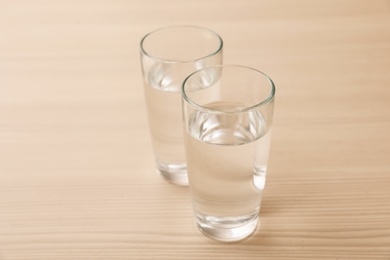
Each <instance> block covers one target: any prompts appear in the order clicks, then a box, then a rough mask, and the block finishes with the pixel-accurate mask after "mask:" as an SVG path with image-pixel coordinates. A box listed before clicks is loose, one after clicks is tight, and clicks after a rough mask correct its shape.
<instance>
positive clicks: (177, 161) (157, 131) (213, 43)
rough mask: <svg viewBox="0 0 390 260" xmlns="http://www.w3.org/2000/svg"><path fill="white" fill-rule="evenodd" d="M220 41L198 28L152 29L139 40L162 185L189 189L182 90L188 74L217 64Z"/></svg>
mask: <svg viewBox="0 0 390 260" xmlns="http://www.w3.org/2000/svg"><path fill="white" fill-rule="evenodd" d="M222 46H223V42H222V39H221V37H220V36H219V35H218V34H216V33H215V32H213V31H211V30H209V29H206V28H202V27H197V26H171V27H165V28H161V29H157V30H155V31H153V32H151V33H149V34H147V35H145V36H144V37H143V38H142V40H141V46H140V47H141V67H142V74H143V79H144V92H145V98H146V104H147V110H148V119H149V126H150V133H151V139H152V145H153V151H154V155H155V160H156V164H157V169H158V171H159V173H160V174H161V175H162V176H163V177H164V179H165V180H167V181H169V182H171V183H174V184H177V185H182V186H186V185H188V176H187V165H186V160H185V151H184V144H183V132H182V129H183V127H182V112H181V94H180V92H181V86H182V83H183V81H184V79H185V78H186V77H187V76H188V75H189V74H191V73H192V72H194V71H196V70H199V69H202V68H205V67H208V66H212V65H219V64H222Z"/></svg>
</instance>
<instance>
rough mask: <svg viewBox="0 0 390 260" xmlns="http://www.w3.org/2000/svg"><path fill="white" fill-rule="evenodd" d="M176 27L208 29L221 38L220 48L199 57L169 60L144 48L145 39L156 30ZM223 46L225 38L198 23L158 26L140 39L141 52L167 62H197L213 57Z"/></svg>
mask: <svg viewBox="0 0 390 260" xmlns="http://www.w3.org/2000/svg"><path fill="white" fill-rule="evenodd" d="M175 28H195V29H200V30H204V31H208V32H209V33H211V34H212V35H214V36H216V38H217V39H218V40H219V45H218V48H217V49H216V50H215V51H213V52H211V53H209V54H207V55H204V56H202V57H199V58H195V59H191V60H168V59H163V58H160V57H157V56H155V55H153V54H151V53H149V52H148V51H147V50H145V48H144V42H145V40H146V39H147V38H148V37H149V36H150V35H152V34H154V33H156V32H159V31H163V30H167V29H175ZM222 47H223V40H222V37H221V36H220V35H219V34H218V33H216V32H214V31H213V30H211V29H209V28H206V27H202V26H197V25H185V24H184V25H169V26H164V27H160V28H157V29H155V30H153V31H151V32H149V33H147V34H145V35H144V37H142V39H141V41H140V50H141V53H142V54H143V55H145V56H147V57H149V58H152V59H154V60H158V61H161V62H166V63H191V62H196V61H199V60H203V59H206V58H209V57H212V56H214V55H216V54H217V53H219V52H221V50H222Z"/></svg>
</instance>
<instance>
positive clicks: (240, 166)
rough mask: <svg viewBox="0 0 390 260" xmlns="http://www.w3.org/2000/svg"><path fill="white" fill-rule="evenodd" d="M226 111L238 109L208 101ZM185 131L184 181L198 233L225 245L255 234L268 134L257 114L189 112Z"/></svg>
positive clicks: (237, 108) (215, 107)
mask: <svg viewBox="0 0 390 260" xmlns="http://www.w3.org/2000/svg"><path fill="white" fill-rule="evenodd" d="M208 106H209V107H210V108H214V109H218V110H222V111H224V110H225V111H227V110H229V111H231V110H232V107H233V110H239V109H240V106H239V105H232V104H224V103H213V104H209V105H208ZM188 129H189V131H187V132H186V136H185V141H186V142H187V154H188V156H187V165H188V169H189V179H190V183H191V192H192V197H193V203H194V210H195V213H196V216H197V220H198V225H199V227H200V229H201V230H202V231H203V232H204V233H206V234H207V235H209V236H211V237H213V238H215V239H218V240H224V241H234V240H240V239H242V238H244V237H246V236H247V235H249V234H250V233H252V232H253V231H254V229H255V228H256V224H257V218H258V213H259V209H260V204H261V197H262V191H263V188H264V184H265V175H266V168H267V167H266V166H267V161H268V151H269V145H270V136H271V133H270V131H269V130H267V127H266V125H265V122H264V120H263V118H262V116H261V114H260V113H259V112H257V111H254V112H249V113H242V114H230V115H210V114H206V113H204V112H199V111H198V112H196V113H194V114H193V115H192V116H191V117H190V120H189V126H188Z"/></svg>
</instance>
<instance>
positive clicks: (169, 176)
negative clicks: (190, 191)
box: [157, 163, 188, 186]
mask: <svg viewBox="0 0 390 260" xmlns="http://www.w3.org/2000/svg"><path fill="white" fill-rule="evenodd" d="M157 170H158V172H159V173H160V175H161V176H162V177H163V178H164V180H166V181H167V182H169V183H172V184H175V185H179V186H188V175H187V165H186V164H185V163H179V164H162V163H157Z"/></svg>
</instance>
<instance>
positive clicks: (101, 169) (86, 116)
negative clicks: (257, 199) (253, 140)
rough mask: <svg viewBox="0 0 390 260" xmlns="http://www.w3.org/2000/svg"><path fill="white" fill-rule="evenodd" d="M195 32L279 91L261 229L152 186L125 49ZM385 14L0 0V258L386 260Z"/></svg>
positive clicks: (314, 7)
mask: <svg viewBox="0 0 390 260" xmlns="http://www.w3.org/2000/svg"><path fill="white" fill-rule="evenodd" d="M172 24H195V25H201V26H206V27H209V28H211V29H213V30H215V31H217V32H218V33H219V34H220V35H221V36H222V37H223V39H224V41H225V45H224V51H225V53H224V57H225V63H230V64H231V63H236V64H242V65H247V66H251V67H254V68H257V69H260V70H262V71H264V72H266V73H267V74H268V75H269V76H271V77H272V78H273V79H274V81H275V83H276V86H277V98H276V110H275V120H274V131H273V143H272V151H271V159H270V166H269V177H268V182H267V186H266V191H265V195H264V200H263V206H262V210H261V216H262V218H261V226H260V228H259V229H257V231H256V232H255V234H254V235H253V236H252V237H250V238H249V239H247V240H245V241H243V242H240V243H235V244H222V243H218V242H215V241H212V240H210V239H208V238H205V237H204V236H202V235H201V234H200V233H199V232H198V231H197V230H196V228H195V225H194V223H193V219H192V212H191V205H190V199H189V191H188V188H179V187H175V186H171V185H169V184H167V183H165V182H164V181H162V180H161V179H160V178H159V177H158V176H157V175H155V173H154V165H153V156H152V151H151V144H150V140H149V133H148V125H147V119H146V111H145V104H144V99H143V90H142V78H141V75H140V73H141V72H140V65H139V49H138V48H139V40H140V38H141V37H142V36H143V35H144V34H145V33H147V32H149V31H150V30H153V29H155V28H157V27H161V26H166V25H172ZM389 70H390V1H386V0H366V1H359V0H356V1H355V0H350V1H348V0H329V1H309V0H307V1H304V0H296V1H288V0H284V1H282V0H276V1H257V0H252V1H248V0H239V1H238V0H232V1H223V0H215V1H214V0H207V1H203V0H196V1H180V0H166V1H157V0H155V1H151V0H142V1H125V0H115V1H109V0H96V1H93V0H77V1H75V0H68V1H65V0H61V1H59V0H58V1H49V0H46V1H45V0H36V1H30V0H0V259H1V260H14V259H26V260H27V259H28V260H32V259H39V260H46V259H51V260H53V259H390V72H389Z"/></svg>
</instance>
